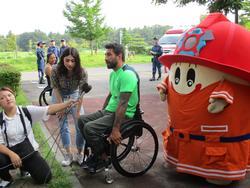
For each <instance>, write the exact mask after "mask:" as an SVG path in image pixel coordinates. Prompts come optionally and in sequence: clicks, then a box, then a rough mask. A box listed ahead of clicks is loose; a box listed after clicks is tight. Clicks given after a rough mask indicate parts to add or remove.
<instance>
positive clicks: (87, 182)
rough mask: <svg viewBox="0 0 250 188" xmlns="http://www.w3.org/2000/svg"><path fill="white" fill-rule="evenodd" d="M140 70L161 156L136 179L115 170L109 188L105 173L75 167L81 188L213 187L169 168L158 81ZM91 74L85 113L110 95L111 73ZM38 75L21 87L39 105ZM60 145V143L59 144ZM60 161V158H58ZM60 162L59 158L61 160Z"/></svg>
mask: <svg viewBox="0 0 250 188" xmlns="http://www.w3.org/2000/svg"><path fill="white" fill-rule="evenodd" d="M133 67H134V68H135V69H136V70H137V72H138V73H139V75H140V78H141V107H142V109H143V110H144V111H145V114H144V116H143V118H144V120H145V121H146V122H147V123H149V124H150V125H151V126H152V127H153V128H154V129H155V131H156V133H157V135H158V140H159V143H160V147H159V153H158V157H157V160H156V162H155V164H154V166H153V167H152V168H151V169H150V170H149V171H148V172H147V173H146V174H145V175H144V176H141V177H137V178H126V177H123V176H121V175H119V174H118V173H117V172H116V171H115V170H112V176H113V177H114V179H115V182H114V183H113V184H111V185H107V184H105V182H104V175H103V173H99V174H96V175H94V176H91V175H88V174H86V173H85V172H84V171H82V170H81V169H79V168H74V171H75V175H76V177H77V178H78V180H79V182H80V184H81V186H82V187H85V188H90V187H91V188H92V187H96V188H99V187H100V188H105V187H109V188H116V187H117V188H118V187H119V188H123V187H124V188H125V187H136V188H144V187H145V186H147V187H157V188H164V187H165V188H166V187H169V188H174V187H176V188H177V187H178V188H179V187H180V188H182V187H184V188H196V187H197V188H198V187H199V188H201V187H202V188H208V187H214V186H212V185H209V184H208V183H206V182H205V181H204V180H203V179H202V178H199V177H194V176H190V175H185V174H178V173H176V172H175V171H174V170H172V169H170V168H169V167H167V165H166V163H165V161H164V159H163V155H162V137H161V132H162V131H163V130H164V129H165V126H166V113H167V112H166V104H165V103H163V102H161V101H160V100H159V97H158V94H157V92H156V89H155V87H156V85H157V82H149V81H148V80H149V78H150V77H151V64H140V65H133ZM87 71H88V74H89V84H91V85H92V86H93V89H92V90H91V92H90V93H89V94H87V95H86V96H85V97H84V104H83V105H84V108H85V113H91V112H94V111H96V110H98V109H100V108H101V106H102V104H103V101H104V99H105V97H106V95H107V92H108V82H107V81H108V75H109V70H107V69H106V67H103V68H89V69H87ZM36 80H37V74H36V73H35V72H29V73H22V87H23V89H24V91H25V93H26V94H27V96H28V97H29V99H30V100H31V101H32V103H34V104H37V103H38V102H37V101H38V96H39V94H40V92H41V91H42V85H38V84H37V82H36ZM56 121H57V120H56V118H52V119H50V121H48V122H47V123H46V127H47V129H45V130H44V131H45V132H47V134H49V132H53V131H54V130H55V129H56V128H57V123H56ZM71 131H72V135H74V129H73V128H72V129H71ZM58 144H59V145H60V143H58ZM187 155H188V154H187ZM59 158H60V157H59ZM59 160H60V159H59ZM78 186H79V185H78V183H77V182H75V186H74V187H78ZM232 187H246V188H247V187H250V181H248V180H245V181H243V182H240V183H238V184H234V185H233V186H232Z"/></svg>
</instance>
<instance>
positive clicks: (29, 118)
mask: <svg viewBox="0 0 250 188" xmlns="http://www.w3.org/2000/svg"><path fill="white" fill-rule="evenodd" d="M22 110H23V112H24V114H25V116H26V117H27V118H28V120H29V121H30V124H31V125H32V119H31V115H30V112H29V111H28V109H27V107H22ZM0 126H1V128H2V126H3V112H0Z"/></svg>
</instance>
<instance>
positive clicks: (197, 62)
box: [160, 13, 250, 94]
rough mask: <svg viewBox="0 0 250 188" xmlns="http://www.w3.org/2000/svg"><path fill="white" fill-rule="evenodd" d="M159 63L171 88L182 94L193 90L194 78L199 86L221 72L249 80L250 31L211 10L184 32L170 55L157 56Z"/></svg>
mask: <svg viewBox="0 0 250 188" xmlns="http://www.w3.org/2000/svg"><path fill="white" fill-rule="evenodd" d="M160 62H161V63H162V64H163V65H165V66H167V67H168V68H169V69H170V72H171V74H170V79H171V80H172V81H171V82H172V83H173V84H174V85H175V86H176V87H175V89H176V90H177V91H178V90H179V91H181V92H180V93H184V94H187V93H190V92H191V91H193V90H194V88H195V82H196V83H197V81H198V80H200V81H201V83H202V82H204V84H203V87H205V86H207V85H209V84H211V83H213V82H215V81H218V80H220V79H221V75H222V74H221V73H225V75H232V77H234V78H236V79H237V78H240V79H243V80H245V81H248V82H250V32H249V31H247V30H246V29H245V28H243V27H242V26H239V25H237V24H235V23H232V22H230V21H229V20H228V19H227V18H226V17H225V16H224V15H223V14H221V13H212V14H210V15H208V16H207V17H206V18H205V19H204V20H203V21H202V22H201V23H200V24H199V25H198V26H196V27H194V28H191V29H190V30H188V31H187V32H185V34H183V36H182V37H181V39H180V40H179V42H178V44H177V47H176V49H175V52H174V54H173V55H164V56H162V57H160ZM181 82H182V83H181ZM184 82H185V84H184ZM178 83H181V84H179V85H178ZM201 89H202V88H201Z"/></svg>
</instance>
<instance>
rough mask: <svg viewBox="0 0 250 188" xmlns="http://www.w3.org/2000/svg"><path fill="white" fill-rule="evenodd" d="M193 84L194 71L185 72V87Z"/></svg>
mask: <svg viewBox="0 0 250 188" xmlns="http://www.w3.org/2000/svg"><path fill="white" fill-rule="evenodd" d="M194 82H195V71H194V69H189V70H188V72H187V86H188V87H191V86H192V85H193V84H194Z"/></svg>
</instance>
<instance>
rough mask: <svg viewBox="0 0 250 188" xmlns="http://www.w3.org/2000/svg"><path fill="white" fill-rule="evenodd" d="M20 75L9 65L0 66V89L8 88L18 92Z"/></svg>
mask: <svg viewBox="0 0 250 188" xmlns="http://www.w3.org/2000/svg"><path fill="white" fill-rule="evenodd" d="M20 81H21V73H20V72H19V71H17V70H16V69H15V68H14V67H12V66H10V65H9V64H0V87H3V86H8V87H10V88H12V89H13V90H14V91H15V92H17V91H18V88H19V86H20Z"/></svg>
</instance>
